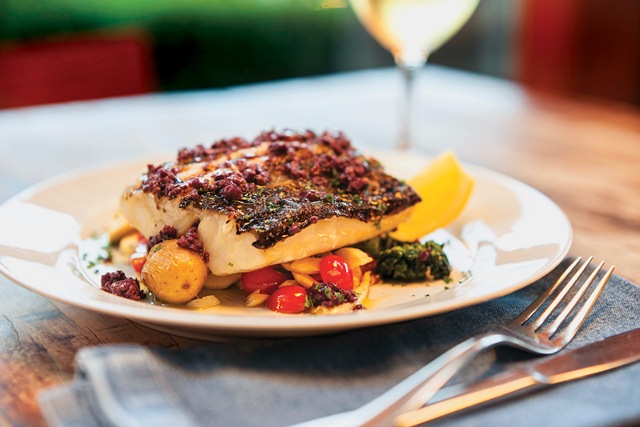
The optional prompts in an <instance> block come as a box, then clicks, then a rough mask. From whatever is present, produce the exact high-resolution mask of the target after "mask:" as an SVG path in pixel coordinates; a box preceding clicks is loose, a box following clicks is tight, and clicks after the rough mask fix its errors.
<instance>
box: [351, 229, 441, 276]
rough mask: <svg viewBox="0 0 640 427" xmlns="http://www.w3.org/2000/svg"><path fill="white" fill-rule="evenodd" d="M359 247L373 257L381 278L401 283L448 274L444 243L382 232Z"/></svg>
mask: <svg viewBox="0 0 640 427" xmlns="http://www.w3.org/2000/svg"><path fill="white" fill-rule="evenodd" d="M359 247H360V249H362V250H364V251H365V252H368V253H369V254H371V256H373V257H374V258H375V260H376V262H377V271H378V273H379V274H380V276H382V278H384V279H392V280H398V281H403V282H411V281H417V280H425V279H431V280H438V279H444V280H447V279H449V275H450V274H451V266H450V265H449V259H448V258H447V255H446V254H445V253H444V251H443V247H444V245H439V244H437V243H435V242H434V241H428V242H425V243H420V242H401V241H398V240H395V239H392V238H391V237H390V236H388V235H383V236H379V237H376V238H373V239H370V240H367V241H365V242H363V243H361V244H360V245H359Z"/></svg>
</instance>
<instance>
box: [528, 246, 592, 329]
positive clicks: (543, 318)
mask: <svg viewBox="0 0 640 427" xmlns="http://www.w3.org/2000/svg"><path fill="white" fill-rule="evenodd" d="M591 260H593V257H589V258H588V259H587V260H586V261H585V262H584V263H583V264H582V266H581V267H580V268H579V269H578V271H577V272H576V274H574V275H573V277H571V279H570V280H569V282H567V284H566V285H565V286H564V287H563V288H562V290H561V291H560V292H559V293H558V295H556V296H555V298H554V299H553V300H552V301H551V303H550V304H549V305H548V306H547V308H545V309H544V311H543V312H542V313H541V314H540V316H538V318H537V319H536V320H534V321H533V322H531V328H532V329H533V330H537V329H538V328H540V326H542V324H543V323H544V322H546V321H547V319H548V318H549V316H550V315H551V313H553V312H554V311H555V309H556V308H557V307H558V305H560V303H561V302H562V300H564V297H566V296H567V294H568V293H569V291H571V289H572V288H573V287H574V285H575V284H576V282H577V281H578V279H579V278H580V276H582V273H584V270H585V269H586V268H587V266H588V265H589V264H590V263H591Z"/></svg>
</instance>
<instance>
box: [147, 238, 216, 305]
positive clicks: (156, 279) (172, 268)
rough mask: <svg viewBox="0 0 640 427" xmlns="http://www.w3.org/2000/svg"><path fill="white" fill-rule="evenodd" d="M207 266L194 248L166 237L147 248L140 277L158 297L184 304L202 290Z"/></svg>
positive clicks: (162, 299)
mask: <svg viewBox="0 0 640 427" xmlns="http://www.w3.org/2000/svg"><path fill="white" fill-rule="evenodd" d="M208 274H209V269H208V268H207V265H206V264H205V262H204V261H203V260H202V258H201V257H200V255H198V254H197V253H196V252H193V251H190V250H188V249H184V248H181V247H180V246H178V241H177V240H175V239H174V240H165V241H164V242H162V243H158V244H157V245H155V246H154V247H152V248H151V250H150V251H149V255H148V257H147V262H146V263H145V264H144V267H143V268H142V279H143V280H144V283H145V285H146V286H147V288H149V291H151V292H152V293H153V294H154V295H155V296H156V298H158V299H159V300H161V301H165V302H169V303H174V304H184V303H186V302H189V301H191V300H192V299H194V298H195V297H196V296H197V295H198V293H199V292H200V291H201V290H202V287H203V285H204V282H205V280H207V275H208Z"/></svg>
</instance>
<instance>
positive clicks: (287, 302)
mask: <svg viewBox="0 0 640 427" xmlns="http://www.w3.org/2000/svg"><path fill="white" fill-rule="evenodd" d="M306 299H307V290H306V289H305V288H303V287H302V286H298V285H291V286H283V287H281V288H278V289H276V290H275V291H274V292H273V293H272V294H271V295H269V298H267V302H266V304H265V305H266V307H267V308H268V309H269V310H272V311H277V312H278V313H302V312H303V311H305V310H306V307H305V301H306Z"/></svg>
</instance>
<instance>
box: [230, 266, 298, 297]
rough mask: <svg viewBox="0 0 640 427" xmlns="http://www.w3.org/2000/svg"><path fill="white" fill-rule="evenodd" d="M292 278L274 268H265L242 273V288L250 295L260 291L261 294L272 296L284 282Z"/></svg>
mask: <svg viewBox="0 0 640 427" xmlns="http://www.w3.org/2000/svg"><path fill="white" fill-rule="evenodd" d="M290 278H291V276H290V275H289V273H285V272H282V271H278V270H276V269H275V268H273V267H264V268H261V269H259V270H254V271H249V272H247V273H242V277H241V278H240V282H241V283H242V288H243V289H244V290H245V291H247V292H249V293H251V292H255V291H257V290H258V289H260V293H263V294H270V293H272V292H273V291H275V290H276V289H277V288H278V286H280V284H281V283H282V282H284V281H285V280H287V279H290Z"/></svg>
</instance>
